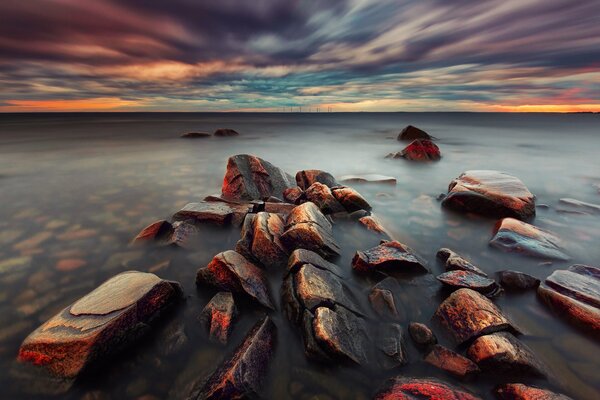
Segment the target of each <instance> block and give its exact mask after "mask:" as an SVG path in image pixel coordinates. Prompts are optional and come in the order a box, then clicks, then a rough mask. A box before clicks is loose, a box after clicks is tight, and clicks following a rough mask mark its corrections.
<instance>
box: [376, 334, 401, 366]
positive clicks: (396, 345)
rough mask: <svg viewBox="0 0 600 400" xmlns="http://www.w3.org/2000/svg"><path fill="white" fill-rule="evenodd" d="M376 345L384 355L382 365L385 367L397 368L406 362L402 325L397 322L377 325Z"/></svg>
mask: <svg viewBox="0 0 600 400" xmlns="http://www.w3.org/2000/svg"><path fill="white" fill-rule="evenodd" d="M378 336H379V337H380V338H381V339H379V340H378V343H377V347H378V348H379V350H380V351H381V352H382V353H383V354H384V355H385V357H384V358H383V360H382V362H383V367H384V368H385V369H392V368H397V367H399V366H401V365H404V364H406V363H407V362H408V357H407V354H406V349H405V348H404V335H403V334H402V327H401V326H400V325H398V324H393V323H384V324H380V325H379V335H378Z"/></svg>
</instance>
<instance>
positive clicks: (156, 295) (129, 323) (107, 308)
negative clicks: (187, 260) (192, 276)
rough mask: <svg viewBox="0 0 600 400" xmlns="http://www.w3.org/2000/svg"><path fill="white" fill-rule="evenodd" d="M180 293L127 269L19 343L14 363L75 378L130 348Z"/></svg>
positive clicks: (165, 283)
mask: <svg viewBox="0 0 600 400" xmlns="http://www.w3.org/2000/svg"><path fill="white" fill-rule="evenodd" d="M181 294H182V290H181V286H180V285H179V283H177V282H170V281H165V280H162V279H160V278H159V277H157V276H156V275H153V274H149V273H143V272H137V271H128V272H123V273H121V274H119V275H116V276H114V277H113V278H111V279H109V280H107V281H106V282H104V283H103V284H102V285H100V286H99V287H98V288H96V289H95V290H94V291H92V292H90V293H89V294H87V295H85V296H84V297H82V298H81V299H79V300H78V301H76V302H75V303H73V304H72V305H70V306H68V307H67V308H65V309H64V310H62V311H61V312H59V313H58V314H56V315H55V316H54V317H52V318H51V319H50V320H48V321H47V322H46V323H44V324H43V325H42V326H40V327H39V328H38V329H36V330H35V331H34V332H33V333H31V334H30V335H29V336H28V337H27V338H26V339H25V340H24V341H23V343H22V344H21V347H20V349H19V355H18V360H19V361H20V362H24V363H31V364H33V365H35V366H38V367H41V368H43V369H44V370H45V371H47V372H49V373H50V374H51V375H54V376H58V377H62V378H75V377H77V376H78V375H79V374H80V373H81V372H82V371H84V370H85V369H87V368H88V367H90V366H91V365H92V364H95V363H97V362H101V361H105V360H106V359H108V358H109V357H110V356H111V355H113V354H115V353H117V352H118V351H119V350H121V349H123V348H124V347H125V346H128V345H130V344H132V343H133V342H134V341H135V340H136V339H137V338H138V337H139V336H140V335H141V334H143V333H144V332H145V331H147V330H148V328H149V323H150V322H151V321H152V320H153V319H155V318H156V317H157V316H159V315H160V314H161V313H162V312H163V311H164V310H166V309H167V308H168V307H169V306H171V305H172V304H174V303H175V302H176V301H177V300H178V299H179V298H180V297H181Z"/></svg>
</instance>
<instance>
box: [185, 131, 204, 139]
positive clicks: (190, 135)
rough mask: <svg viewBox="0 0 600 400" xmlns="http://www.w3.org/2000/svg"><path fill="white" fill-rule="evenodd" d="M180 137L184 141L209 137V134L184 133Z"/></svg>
mask: <svg viewBox="0 0 600 400" xmlns="http://www.w3.org/2000/svg"><path fill="white" fill-rule="evenodd" d="M181 137H182V138H185V139H198V138H207V137H210V133H208V132H186V133H182V134H181Z"/></svg>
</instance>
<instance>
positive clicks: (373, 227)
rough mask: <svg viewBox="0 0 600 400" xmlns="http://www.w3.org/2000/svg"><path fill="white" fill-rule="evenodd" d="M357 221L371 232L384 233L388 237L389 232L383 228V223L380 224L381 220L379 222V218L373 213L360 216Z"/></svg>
mask: <svg viewBox="0 0 600 400" xmlns="http://www.w3.org/2000/svg"><path fill="white" fill-rule="evenodd" d="M358 222H359V223H360V224H361V225H362V226H364V227H365V228H367V229H368V230H370V231H371V232H375V233H378V234H380V235H384V236H386V237H388V238H389V237H390V234H389V233H388V232H387V231H386V230H385V228H384V227H383V225H381V222H379V220H378V219H377V218H376V217H374V216H373V215H366V216H364V217H360V218H359V219H358Z"/></svg>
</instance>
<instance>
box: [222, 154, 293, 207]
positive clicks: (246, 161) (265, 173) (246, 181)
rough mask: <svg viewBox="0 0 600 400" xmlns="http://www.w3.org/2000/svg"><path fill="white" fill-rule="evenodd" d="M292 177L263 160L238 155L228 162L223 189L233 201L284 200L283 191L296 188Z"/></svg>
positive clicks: (230, 158) (226, 196) (223, 193)
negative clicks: (272, 197) (274, 198)
mask: <svg viewBox="0 0 600 400" xmlns="http://www.w3.org/2000/svg"><path fill="white" fill-rule="evenodd" d="M295 186H296V185H295V184H294V179H293V178H292V176H290V175H289V174H287V173H286V172H284V171H283V170H281V169H279V168H277V167H276V166H274V165H273V164H271V163H270V162H267V161H265V160H263V159H261V158H258V157H255V156H252V155H248V154H238V155H235V156H232V157H229V160H227V172H226V173H225V178H224V179H223V187H222V189H221V191H222V195H223V197H225V198H227V199H232V200H244V201H249V200H262V199H265V198H268V197H271V196H274V197H277V198H280V199H282V198H283V191H284V190H285V189H288V188H292V187H295Z"/></svg>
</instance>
